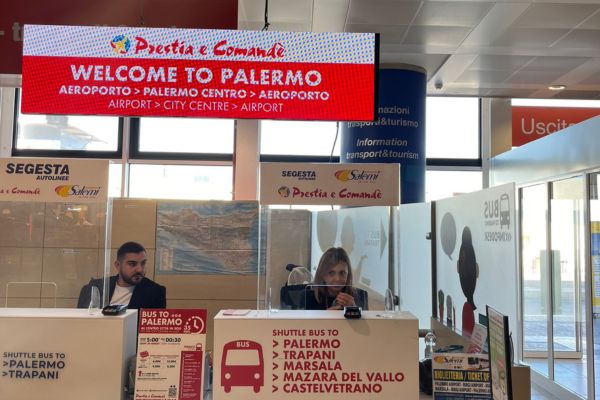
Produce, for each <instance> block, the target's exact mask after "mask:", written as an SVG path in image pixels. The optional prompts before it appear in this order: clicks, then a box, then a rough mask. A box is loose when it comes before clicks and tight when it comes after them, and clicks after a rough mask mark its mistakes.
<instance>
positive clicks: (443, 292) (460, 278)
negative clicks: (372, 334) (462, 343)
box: [436, 184, 518, 342]
mask: <svg viewBox="0 0 600 400" xmlns="http://www.w3.org/2000/svg"><path fill="white" fill-rule="evenodd" d="M516 225H517V219H516V214H515V186H514V184H507V185H502V186H496V187H493V188H489V189H485V190H481V191H477V192H473V193H468V194H464V195H460V196H456V197H452V198H448V199H443V200H440V201H438V202H436V230H437V237H438V240H437V242H436V254H437V271H436V274H437V282H438V288H437V289H438V292H437V293H436V299H437V302H438V308H437V310H438V318H439V319H440V320H442V321H443V322H444V323H445V324H446V325H448V326H451V327H454V328H456V329H457V330H458V331H459V332H461V333H462V334H463V335H465V336H467V337H470V336H471V335H472V334H473V330H474V328H475V322H476V321H479V316H480V315H485V305H486V304H489V305H492V306H494V307H496V308H498V309H501V310H505V312H506V314H507V315H509V318H511V325H512V326H518V325H517V321H516V319H515V318H516V316H517V300H516V299H517V283H516V282H517V281H518V279H517V252H516V241H517V239H516ZM499 288H502V290H499ZM516 342H518V340H517V341H516Z"/></svg>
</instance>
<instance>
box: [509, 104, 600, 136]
mask: <svg viewBox="0 0 600 400" xmlns="http://www.w3.org/2000/svg"><path fill="white" fill-rule="evenodd" d="M597 115H600V108H573V107H527V106H520V107H517V106H515V107H512V145H513V146H521V145H524V144H526V143H529V142H532V141H534V140H537V139H539V138H542V137H544V136H548V135H550V134H552V133H554V132H558V131H560V130H563V129H566V128H568V127H569V126H571V125H575V124H578V123H580V122H582V121H585V120H586V119H589V118H593V117H595V116H597Z"/></svg>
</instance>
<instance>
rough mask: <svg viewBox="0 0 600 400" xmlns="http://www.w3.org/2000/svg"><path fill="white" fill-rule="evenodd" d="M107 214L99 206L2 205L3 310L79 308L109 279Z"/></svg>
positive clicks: (0, 278)
mask: <svg viewBox="0 0 600 400" xmlns="http://www.w3.org/2000/svg"><path fill="white" fill-rule="evenodd" d="M106 213H107V206H106V205H105V204H99V203H66V202H65V203H51V202H48V203H43V202H26V201H19V202H17V201H1V202H0V296H1V297H2V299H1V300H2V301H1V303H2V306H3V307H19V308H22V307H25V308H31V307H33V308H37V307H42V308H54V307H60V308H74V307H76V306H77V303H78V299H79V295H80V291H81V289H82V287H83V286H84V285H86V284H87V283H88V282H89V281H90V279H91V278H99V277H102V276H103V275H104V270H105V246H106V242H105V240H106V235H105V234H106ZM86 307H87V305H86Z"/></svg>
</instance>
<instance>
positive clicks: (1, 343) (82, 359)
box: [0, 308, 137, 400]
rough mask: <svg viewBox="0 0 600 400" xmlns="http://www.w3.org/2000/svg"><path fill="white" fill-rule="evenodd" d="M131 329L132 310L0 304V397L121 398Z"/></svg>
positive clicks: (134, 321)
mask: <svg viewBox="0 0 600 400" xmlns="http://www.w3.org/2000/svg"><path fill="white" fill-rule="evenodd" d="M136 332H137V310H128V311H127V312H126V313H125V314H123V315H120V316H116V317H105V316H103V315H102V314H98V315H89V314H88V310H83V309H81V310H79V309H48V308H46V309H37V308H3V309H2V308H0V399H7V400H9V399H10V400H37V399H40V400H59V399H60V400H82V399H86V400H90V399H98V400H117V399H122V398H124V392H123V386H124V385H125V383H126V377H127V363H128V359H129V358H130V357H131V356H134V355H135V346H136Z"/></svg>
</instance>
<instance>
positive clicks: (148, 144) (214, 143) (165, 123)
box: [138, 118, 235, 154]
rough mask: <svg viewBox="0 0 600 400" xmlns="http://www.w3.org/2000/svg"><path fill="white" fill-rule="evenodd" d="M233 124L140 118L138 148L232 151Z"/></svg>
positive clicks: (152, 150)
mask: <svg viewBox="0 0 600 400" xmlns="http://www.w3.org/2000/svg"><path fill="white" fill-rule="evenodd" d="M234 125H235V123H234V120H232V119H198V118H140V120H139V147H138V150H139V152H140V153H143V152H158V153H160V152H165V153H218V154H232V153H233V134H234V131H235V126H234Z"/></svg>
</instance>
